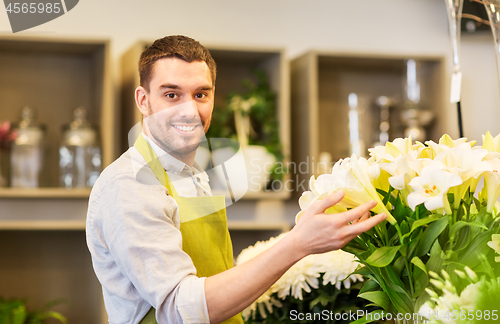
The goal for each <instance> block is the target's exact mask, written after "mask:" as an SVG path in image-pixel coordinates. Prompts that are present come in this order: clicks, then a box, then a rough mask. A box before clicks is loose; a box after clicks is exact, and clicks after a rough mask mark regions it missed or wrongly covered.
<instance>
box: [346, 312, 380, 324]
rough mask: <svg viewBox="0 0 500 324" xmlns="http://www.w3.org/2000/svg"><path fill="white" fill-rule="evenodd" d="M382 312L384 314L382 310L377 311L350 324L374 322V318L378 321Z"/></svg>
mask: <svg viewBox="0 0 500 324" xmlns="http://www.w3.org/2000/svg"><path fill="white" fill-rule="evenodd" d="M383 312H384V311H383V310H381V309H377V310H375V311H373V312H371V313H369V314H366V315H365V316H363V317H362V318H360V319H358V320H356V321H354V322H351V323H350V324H365V323H371V322H374V321H375V318H378V319H380V318H381V316H382V313H383ZM375 315H378V316H375Z"/></svg>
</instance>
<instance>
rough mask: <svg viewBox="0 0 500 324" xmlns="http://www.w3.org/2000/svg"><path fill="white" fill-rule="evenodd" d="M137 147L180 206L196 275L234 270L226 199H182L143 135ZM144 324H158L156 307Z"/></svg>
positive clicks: (233, 321)
mask: <svg viewBox="0 0 500 324" xmlns="http://www.w3.org/2000/svg"><path fill="white" fill-rule="evenodd" d="M134 146H135V148H136V149H137V150H138V151H139V153H141V155H142V156H143V157H144V159H145V160H146V162H147V163H148V165H149V167H150V168H151V169H152V170H153V172H154V174H155V175H156V177H157V178H158V180H160V182H161V183H162V184H163V185H164V186H165V187H166V188H167V189H168V192H169V194H170V195H171V196H172V197H173V198H174V199H175V201H176V203H177V205H179V216H180V223H181V225H180V231H181V234H182V250H183V251H184V252H186V253H187V254H188V255H189V256H190V257H191V260H192V261H193V263H194V266H195V267H196V275H197V276H198V277H209V276H213V275H215V274H218V273H220V272H222V271H225V270H227V269H230V268H232V267H233V247H232V245H231V238H230V237H229V231H228V228H227V218H226V208H225V198H224V196H209V197H179V195H177V192H176V191H175V188H174V186H173V185H172V183H171V182H170V180H169V178H168V175H167V172H165V169H163V167H162V166H161V164H160V161H159V160H158V157H157V156H156V154H155V153H154V151H153V149H152V148H151V146H150V145H149V143H148V142H147V141H146V140H145V139H144V137H143V136H139V138H138V139H137V141H136V142H135V144H134ZM223 323H225V324H242V323H243V319H242V317H241V315H240V314H238V315H236V316H234V317H232V318H230V319H228V320H226V321H224V322H223ZM140 324H157V322H156V317H155V309H154V308H153V307H151V309H150V310H149V312H148V313H147V314H146V316H144V318H143V319H142V320H141V322H140Z"/></svg>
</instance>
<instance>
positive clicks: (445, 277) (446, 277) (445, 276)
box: [441, 269, 450, 280]
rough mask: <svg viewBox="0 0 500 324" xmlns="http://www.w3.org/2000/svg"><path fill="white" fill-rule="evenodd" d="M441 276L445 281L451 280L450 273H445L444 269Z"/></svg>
mask: <svg viewBox="0 0 500 324" xmlns="http://www.w3.org/2000/svg"><path fill="white" fill-rule="evenodd" d="M441 274H442V275H443V278H444V279H445V280H450V275H449V274H448V272H446V271H444V269H442V270H441Z"/></svg>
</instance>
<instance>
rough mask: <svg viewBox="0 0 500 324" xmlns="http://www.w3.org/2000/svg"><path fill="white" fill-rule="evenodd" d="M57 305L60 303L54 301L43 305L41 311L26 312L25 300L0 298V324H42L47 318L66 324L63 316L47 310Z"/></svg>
mask: <svg viewBox="0 0 500 324" xmlns="http://www.w3.org/2000/svg"><path fill="white" fill-rule="evenodd" d="M58 303H60V301H54V302H51V303H49V304H47V305H45V307H44V308H43V309H42V310H36V311H28V310H27V308H26V301H25V300H22V299H10V300H5V299H2V298H0V324H43V323H45V322H46V321H45V320H46V319H48V318H54V319H56V320H58V321H59V322H61V323H66V322H67V321H66V318H65V317H64V316H63V315H61V314H60V313H58V312H54V311H50V310H49V308H51V307H52V306H54V305H56V304H58Z"/></svg>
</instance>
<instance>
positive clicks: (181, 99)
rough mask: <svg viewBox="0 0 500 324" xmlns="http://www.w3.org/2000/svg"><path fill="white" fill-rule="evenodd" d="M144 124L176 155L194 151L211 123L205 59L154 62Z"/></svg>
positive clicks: (211, 92)
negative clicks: (203, 60)
mask: <svg viewBox="0 0 500 324" xmlns="http://www.w3.org/2000/svg"><path fill="white" fill-rule="evenodd" d="M143 104H144V105H145V106H146V107H147V114H145V116H144V124H146V127H147V128H148V130H149V132H147V133H148V134H147V135H149V136H151V137H152V138H153V139H154V140H155V142H156V143H157V144H158V145H159V146H160V147H161V148H163V149H164V150H165V151H167V152H168V153H170V154H171V155H173V156H175V157H177V158H179V157H182V156H184V155H186V154H190V153H193V152H194V151H195V150H196V148H197V147H198V145H199V143H200V141H201V140H202V139H203V137H204V136H205V133H206V131H207V130H208V128H209V126H210V121H211V118H212V110H213V106H214V86H213V84H212V78H211V75H210V70H209V68H208V66H207V64H206V63H205V62H200V61H193V62H191V63H188V62H186V61H184V60H181V59H178V58H163V59H159V60H158V61H156V62H155V63H154V65H153V70H152V77H151V81H150V84H149V93H147V92H146V94H145V96H144V98H143Z"/></svg>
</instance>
